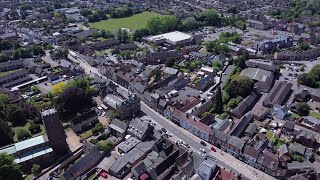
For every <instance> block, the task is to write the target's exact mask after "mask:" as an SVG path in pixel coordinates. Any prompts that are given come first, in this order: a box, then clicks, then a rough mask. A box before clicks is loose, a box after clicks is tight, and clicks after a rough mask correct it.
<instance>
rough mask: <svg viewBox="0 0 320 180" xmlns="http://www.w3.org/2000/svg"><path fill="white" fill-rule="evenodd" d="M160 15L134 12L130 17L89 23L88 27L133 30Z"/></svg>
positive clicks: (144, 25)
mask: <svg viewBox="0 0 320 180" xmlns="http://www.w3.org/2000/svg"><path fill="white" fill-rule="evenodd" d="M156 16H160V14H158V13H154V12H143V13H140V14H135V15H133V16H131V17H126V18H117V19H108V20H104V21H100V22H95V23H90V24H89V26H90V28H96V29H104V30H108V31H113V32H115V31H117V30H118V29H119V28H129V29H130V30H135V29H139V28H143V27H146V25H147V22H148V20H149V19H151V18H153V17H156Z"/></svg>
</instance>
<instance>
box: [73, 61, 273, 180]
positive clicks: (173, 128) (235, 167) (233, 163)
mask: <svg viewBox="0 0 320 180" xmlns="http://www.w3.org/2000/svg"><path fill="white" fill-rule="evenodd" d="M69 58H70V59H71V60H72V61H74V62H77V63H80V66H81V67H82V68H84V69H85V72H86V73H87V74H90V73H95V74H97V75H99V76H101V74H100V73H99V72H98V70H97V69H96V68H94V67H92V66H90V65H89V64H88V63H86V61H85V59H84V58H78V59H75V58H72V57H71V56H70V57H69ZM119 87H121V88H123V87H122V86H119ZM123 89H125V88H123ZM125 90H126V89H125ZM141 110H142V111H143V112H144V113H145V114H146V115H147V116H149V117H150V118H152V119H153V120H154V121H155V122H157V123H158V124H159V125H161V126H162V127H164V128H166V129H167V130H168V131H170V132H171V133H172V134H173V135H174V136H176V137H177V138H179V139H181V140H183V141H184V142H186V143H188V144H189V145H190V146H191V147H192V148H194V149H197V150H199V149H200V148H204V149H205V150H206V152H207V153H209V154H210V155H211V156H213V157H214V158H216V159H217V160H218V163H219V164H220V165H222V166H224V167H226V168H228V169H230V170H232V171H234V172H239V173H241V174H243V175H244V176H246V177H247V178H249V179H252V180H258V179H259V180H260V179H261V180H263V179H268V180H269V179H270V180H271V179H275V178H273V177H271V176H269V175H267V174H266V173H264V172H262V171H260V170H257V169H255V168H253V167H251V166H249V165H247V164H246V163H243V162H241V161H240V160H238V159H236V158H234V157H233V156H231V155H229V154H227V153H223V155H221V154H220V153H216V152H212V151H211V150H210V149H209V148H210V147H211V145H210V146H209V145H207V147H204V146H203V145H201V144H200V141H201V139H200V138H198V137H196V136H194V135H193V134H191V133H190V132H189V131H187V130H185V129H183V128H181V127H179V126H178V125H176V124H174V123H173V122H171V121H170V120H168V119H166V118H165V117H163V116H162V115H160V114H159V113H157V112H156V111H154V110H153V109H152V108H150V107H149V106H147V105H146V104H145V103H143V102H142V101H141ZM216 149H218V148H216Z"/></svg>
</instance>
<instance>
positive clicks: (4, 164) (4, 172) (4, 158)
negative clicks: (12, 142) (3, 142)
mask: <svg viewBox="0 0 320 180" xmlns="http://www.w3.org/2000/svg"><path fill="white" fill-rule="evenodd" d="M0 179H14V180H20V179H21V180H22V179H23V178H22V172H21V170H20V166H19V165H18V164H16V163H15V162H14V158H13V157H12V156H10V155H7V154H4V153H0Z"/></svg>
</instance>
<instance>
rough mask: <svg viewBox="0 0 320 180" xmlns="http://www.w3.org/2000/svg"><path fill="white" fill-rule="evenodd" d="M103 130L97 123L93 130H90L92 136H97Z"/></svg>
mask: <svg viewBox="0 0 320 180" xmlns="http://www.w3.org/2000/svg"><path fill="white" fill-rule="evenodd" d="M102 130H103V125H102V124H101V123H97V124H96V125H95V127H94V128H92V134H94V135H95V136H96V135H98V134H99V132H101V131H102Z"/></svg>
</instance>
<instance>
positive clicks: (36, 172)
mask: <svg viewBox="0 0 320 180" xmlns="http://www.w3.org/2000/svg"><path fill="white" fill-rule="evenodd" d="M31 172H32V174H33V175H34V176H38V175H39V174H40V172H41V166H40V165H38V164H33V165H32V168H31Z"/></svg>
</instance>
